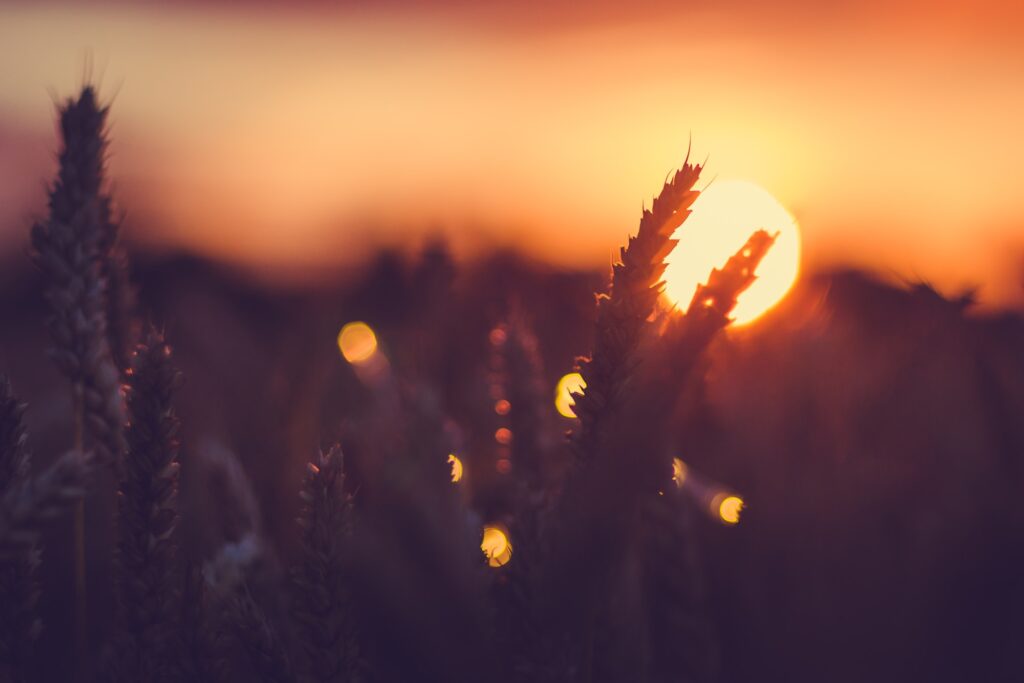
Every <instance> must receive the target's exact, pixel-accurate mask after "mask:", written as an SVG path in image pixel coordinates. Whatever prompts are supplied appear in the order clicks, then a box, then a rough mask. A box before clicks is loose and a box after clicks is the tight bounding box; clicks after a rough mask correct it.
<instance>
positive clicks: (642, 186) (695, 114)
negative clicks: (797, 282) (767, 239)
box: [0, 3, 1024, 303]
mask: <svg viewBox="0 0 1024 683" xmlns="http://www.w3.org/2000/svg"><path fill="white" fill-rule="evenodd" d="M667 6H668V5H667V4H665V3H662V4H659V5H658V7H660V8H662V10H661V14H658V15H657V16H656V17H654V18H652V19H650V20H642V19H638V18H636V17H633V18H632V19H629V20H628V21H627V20H622V18H623V17H624V16H626V15H625V14H624V12H625V10H624V9H621V8H617V6H615V5H613V4H611V3H602V4H601V5H600V10H601V11H600V12H599V14H600V15H601V17H604V16H605V15H608V16H610V17H611V18H610V19H607V20H605V19H601V20H594V21H591V22H581V21H578V20H577V19H576V18H575V17H573V16H565V17H562V16H559V17H556V18H554V19H551V20H550V21H548V22H547V23H545V25H544V26H543V27H542V28H532V27H530V26H527V25H526V22H525V19H523V17H520V19H523V20H522V21H519V23H514V22H513V23H514V29H510V30H507V31H506V30H503V29H504V26H503V25H502V24H501V22H500V20H501V19H502V18H503V17H501V16H500V11H499V10H498V9H494V8H487V9H486V11H485V10H483V9H481V10H479V11H477V12H476V13H475V14H474V13H473V12H470V10H468V9H465V7H466V6H463V5H460V4H456V3H451V4H447V5H445V8H444V9H443V11H437V12H432V13H427V12H418V11H414V6H413V5H411V4H410V5H408V6H404V5H403V6H401V7H399V8H396V9H394V10H393V11H390V12H388V11H384V10H380V11H376V10H372V9H367V8H363V9H360V10H359V11H353V12H349V13H347V14H345V13H340V14H330V13H326V12H318V13H316V14H314V15H313V16H309V15H306V14H302V13H299V12H290V11H287V10H286V9H284V8H283V6H279V7H277V8H276V9H274V10H273V11H262V12H254V13H251V14H244V15H243V14H239V13H238V12H236V11H234V10H233V9H231V8H230V7H229V6H227V5H217V6H215V7H213V8H209V7H205V6H202V5H186V6H175V7H172V6H146V7H137V6H127V5H119V4H109V5H98V6H90V7H89V8H83V7H81V6H66V5H60V4H57V5H52V4H47V5H45V6H37V5H28V4H25V5H14V6H5V7H3V8H2V9H0V26H3V27H4V29H3V32H4V36H3V37H4V39H3V40H0V56H3V57H4V58H5V59H6V60H7V63H10V64H18V65H19V68H18V69H7V70H4V73H3V74H2V75H0V146H2V147H3V148H4V150H5V152H4V153H3V154H0V232H2V233H5V234H0V247H2V248H5V249H7V250H11V249H17V248H19V245H20V244H21V243H22V242H23V240H24V234H25V231H26V230H27V223H28V217H29V216H30V215H31V213H32V212H33V211H37V210H39V209H40V208H41V207H42V206H43V202H44V196H43V190H42V185H43V183H44V182H45V181H46V179H47V177H48V176H49V174H50V173H51V172H52V168H53V166H52V164H53V159H52V153H53V149H54V145H55V142H54V140H53V112H52V104H53V103H52V99H51V95H50V94H49V92H48V89H49V91H50V92H53V93H57V94H59V95H60V96H66V95H70V94H71V93H72V92H73V91H74V89H75V87H76V86H77V85H78V84H79V83H80V78H81V76H80V71H81V69H80V67H81V64H82V62H83V60H84V55H85V54H86V52H87V51H88V50H91V51H92V54H93V57H92V61H93V62H94V63H95V64H96V67H95V72H96V74H97V77H98V78H99V79H100V81H101V86H102V87H101V92H102V93H103V94H104V95H105V96H107V97H110V98H112V99H113V109H112V122H113V130H112V135H113V145H112V149H111V155H112V156H111V162H110V176H111V179H112V181H113V187H114V191H115V193H116V197H117V199H118V202H119V204H120V205H121V206H123V207H124V208H125V209H126V211H127V213H128V219H129V220H128V223H127V234H128V237H129V238H130V239H134V240H136V241H141V242H143V243H146V244H152V245H155V246H172V247H180V248H185V249H189V250H194V251H198V252H200V253H202V254H204V255H207V256H211V257H214V258H218V259H222V260H226V261H230V262H233V263H238V264H243V265H245V266H247V267H252V268H258V269H266V270H289V269H290V270H293V271H302V270H304V269H307V270H308V269H317V268H324V267H329V266H331V265H334V264H338V263H343V262H346V261H347V260H353V259H356V258H359V257H362V256H365V255H367V254H368V253H369V252H370V251H371V250H372V249H375V248H376V247H378V246H380V245H402V246H409V245H415V244H418V243H421V242H422V240H423V239H424V238H426V237H428V236H430V235H432V234H435V233H437V232H441V233H443V234H445V235H446V236H447V237H448V238H449V240H450V241H451V243H452V245H453V248H454V250H455V252H456V254H457V255H461V256H467V255H472V254H475V253H479V252H480V251H481V250H483V249H486V248H488V247H490V246H498V247H500V246H511V247H514V248H516V249H520V250H522V251H525V252H526V253H527V254H529V255H531V256H535V257H539V258H542V259H545V260H548V261H551V262H554V263H557V264H559V265H563V266H568V267H587V268H590V267H601V266H606V265H607V264H608V263H610V262H611V260H612V259H613V256H614V254H615V253H616V250H617V249H618V247H619V246H620V245H621V244H622V243H623V242H624V240H625V238H626V236H627V235H628V234H631V233H633V232H634V231H635V230H636V226H637V222H638V219H639V209H640V206H641V204H642V203H645V202H646V203H649V202H650V199H651V197H652V196H653V194H654V193H655V192H656V191H657V188H658V185H659V182H660V181H661V180H662V179H663V178H664V177H665V174H666V173H668V172H669V171H671V170H672V169H674V168H676V167H677V166H678V165H679V164H680V163H681V162H682V159H683V157H684V155H685V152H686V149H687V147H688V145H689V144H690V142H691V140H692V142H693V148H694V150H695V152H694V155H695V158H698V159H703V157H704V156H705V155H707V156H708V159H709V162H708V167H707V169H706V171H705V173H704V178H703V179H702V181H701V183H700V186H701V187H703V186H705V185H706V184H707V183H708V182H710V181H711V180H712V179H714V178H716V177H718V178H733V177H742V178H747V179H749V180H751V181H753V182H756V183H757V184H758V185H760V186H762V187H764V188H766V189H767V190H768V191H769V192H770V193H771V194H772V195H774V196H776V197H778V198H779V200H780V201H781V202H782V203H783V204H784V205H785V206H786V207H788V208H789V209H790V210H791V212H792V213H793V214H794V215H795V217H796V219H797V221H798V222H799V224H800V225H801V227H802V229H803V233H804V259H805V263H806V264H807V266H808V267H810V268H816V267H821V266H824V265H830V264H835V263H844V264H851V265H866V266H869V267H871V268H874V269H876V270H881V271H883V272H886V273H895V274H898V275H901V276H905V277H922V278H925V279H928V280H930V281H933V282H935V283H936V284H938V285H939V286H940V287H942V288H944V289H946V290H951V289H952V290H955V289H957V288H959V287H961V286H963V285H967V284H973V283H976V284H981V285H982V287H983V289H982V292H981V294H982V298H983V300H984V301H987V302H994V303H1008V302H1014V301H1019V300H1020V279H1021V271H1022V270H1024V266H1022V265H1021V264H1022V262H1024V239H1022V238H1021V237H1020V236H1019V235H1020V231H1019V229H1018V228H1019V224H1020V223H1021V222H1024V202H1021V201H1020V200H1019V198H1018V196H1017V192H1016V188H1015V178H1016V159H1017V158H1019V157H1020V156H1021V153H1022V152H1024V142H1022V141H1021V140H1020V137H1019V136H1018V135H1017V133H1016V130H1017V127H1018V122H1019V121H1020V120H1021V118H1022V117H1024V88H1021V87H1020V84H1021V79H1020V76H1019V74H1020V73H1021V66H1022V65H1024V47H1021V46H1020V45H1017V44H1015V43H1013V42H1012V41H1010V40H1008V39H998V37H997V38H992V37H991V36H989V35H988V34H986V33H985V30H986V29H987V28H988V27H989V24H984V23H981V22H982V19H977V18H973V19H971V21H965V20H964V18H963V17H960V16H959V15H957V14H956V12H954V11H953V9H951V8H952V5H950V6H949V7H946V5H945V4H942V3H940V6H939V7H938V8H937V9H936V8H934V7H933V6H932V5H929V6H928V8H927V9H928V12H927V13H926V18H927V21H924V20H921V19H922V17H924V16H925V15H924V14H921V15H919V14H917V13H915V12H916V11H918V10H919V11H921V12H924V10H925V9H926V8H925V7H924V6H921V7H918V8H917V10H914V11H912V10H910V9H907V8H904V10H902V11H901V12H900V13H898V15H897V16H895V17H894V18H893V20H892V21H893V22H894V23H891V24H879V23H878V22H877V21H875V20H876V19H878V17H879V16H886V17H888V15H887V14H886V11H885V10H884V8H882V7H881V5H879V7H876V8H874V9H871V8H868V9H865V10H863V12H864V13H863V14H862V15H861V14H858V15H857V16H853V17H848V16H845V15H832V14H829V13H825V14H824V15H822V16H818V15H817V14H815V13H814V12H813V11H811V10H810V9H808V7H809V6H804V5H802V4H800V3H794V4H792V5H791V6H790V5H787V7H786V8H784V10H785V11H783V12H781V13H780V15H779V17H777V18H775V19H772V20H770V21H769V20H766V21H762V22H760V23H758V21H757V20H755V19H749V20H747V21H745V22H740V23H736V22H730V21H729V19H730V18H731V17H730V15H728V13H727V12H726V10H725V9H723V10H721V11H720V12H718V13H715V12H702V13H693V12H690V13H684V12H681V11H678V12H676V13H674V14H671V13H668V10H666V9H664V8H665V7H667ZM872 7H874V6H872ZM992 7H993V8H994V7H996V5H994V4H993V5H992ZM943 8H945V9H946V10H948V11H944V10H943ZM746 9H750V8H746ZM933 10H934V11H933ZM993 11H994V10H993ZM524 16H525V15H524ZM972 16H973V15H972ZM987 21H989V22H990V24H991V26H997V25H998V26H1002V27H1004V28H1005V27H1010V26H1015V25H1017V24H1016V23H1014V22H1017V23H1019V17H1018V16H1017V15H1016V14H1014V15H1013V16H1011V17H1009V19H1005V20H1000V21H998V22H997V21H996V19H989V20H987ZM681 27H685V31H683V32H681V30H680V29H681ZM1007 30H1008V29H1007ZM1008 32H1009V33H1012V31H1008ZM268 45H269V46H272V49H268V48H267V46H268ZM951 46H956V47H957V49H951ZM851 55H853V56H855V58H851Z"/></svg>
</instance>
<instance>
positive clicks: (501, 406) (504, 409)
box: [494, 399, 512, 415]
mask: <svg viewBox="0 0 1024 683" xmlns="http://www.w3.org/2000/svg"><path fill="white" fill-rule="evenodd" d="M510 410H512V404H511V403H509V402H508V401H506V400H505V399H501V400H500V401H497V402H495V404H494V412H496V413H497V414H498V415H508V413H509V411H510Z"/></svg>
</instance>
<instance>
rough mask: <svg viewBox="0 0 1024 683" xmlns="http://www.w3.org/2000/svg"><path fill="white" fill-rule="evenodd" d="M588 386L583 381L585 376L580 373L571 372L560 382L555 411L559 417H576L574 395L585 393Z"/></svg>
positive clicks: (556, 393)
mask: <svg viewBox="0 0 1024 683" xmlns="http://www.w3.org/2000/svg"><path fill="white" fill-rule="evenodd" d="M586 386H587V383H586V382H584V381H583V375H581V374H580V373H578V372H570V373H569V374H568V375H565V376H563V377H562V379H560V380H558V385H557V386H556V387H555V410H557V411H558V414H559V415H561V416H562V417H568V418H574V417H576V413H574V412H573V411H572V407H573V406H574V405H576V401H574V400H573V398H572V394H573V393H577V394H579V393H583V390H584V389H585V388H586Z"/></svg>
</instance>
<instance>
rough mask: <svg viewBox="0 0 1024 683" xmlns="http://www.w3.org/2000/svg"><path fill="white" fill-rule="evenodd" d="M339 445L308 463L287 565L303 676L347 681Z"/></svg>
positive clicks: (352, 660) (351, 652)
mask: <svg viewBox="0 0 1024 683" xmlns="http://www.w3.org/2000/svg"><path fill="white" fill-rule="evenodd" d="M343 463H344V461H343V458H342V453H341V448H340V447H339V446H338V445H334V446H332V447H331V448H330V449H329V450H328V451H327V452H326V453H324V452H322V451H321V453H320V455H319V456H318V458H317V461H316V462H314V463H309V466H308V471H307V474H306V479H305V481H304V482H303V485H302V491H301V494H300V495H301V497H302V509H301V512H300V514H299V520H298V521H299V526H300V528H301V532H302V553H301V556H300V559H299V563H298V564H297V565H296V566H295V567H294V569H293V570H292V576H291V578H292V596H293V599H292V610H291V612H292V616H293V618H294V619H295V623H296V627H297V630H298V636H299V639H300V646H301V648H302V653H303V661H302V664H301V667H300V670H301V671H302V673H303V678H304V680H308V681H315V682H317V683H327V682H341V681H351V680H353V678H354V676H355V674H356V669H357V663H358V661H359V652H358V648H357V642H356V633H355V627H354V624H353V617H352V609H351V605H350V601H349V589H348V586H347V582H346V580H345V577H344V571H343V570H344V567H343V562H344V557H343V555H344V552H345V544H346V538H347V537H348V536H349V535H350V533H351V515H352V501H351V499H350V498H349V496H348V495H347V494H346V493H345V491H344V485H345V474H344V464H343Z"/></svg>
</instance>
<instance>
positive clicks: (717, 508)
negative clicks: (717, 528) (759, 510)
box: [711, 493, 744, 524]
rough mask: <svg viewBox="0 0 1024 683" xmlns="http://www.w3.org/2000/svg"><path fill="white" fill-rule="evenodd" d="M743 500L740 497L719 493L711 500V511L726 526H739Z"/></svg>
mask: <svg viewBox="0 0 1024 683" xmlns="http://www.w3.org/2000/svg"><path fill="white" fill-rule="evenodd" d="M743 507H744V503H743V499H742V498H740V497H739V496H736V495H732V494H726V493H719V494H718V495H717V496H715V497H714V498H713V499H712V500H711V511H712V512H713V513H714V514H716V515H717V516H718V518H719V519H720V520H722V521H723V522H724V523H726V524H739V521H740V512H741V511H742V510H743Z"/></svg>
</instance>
